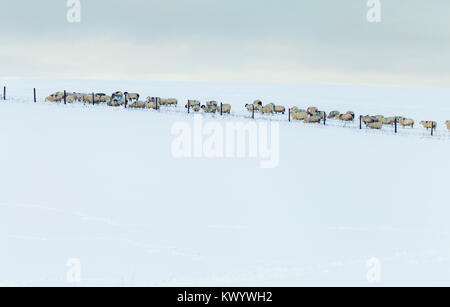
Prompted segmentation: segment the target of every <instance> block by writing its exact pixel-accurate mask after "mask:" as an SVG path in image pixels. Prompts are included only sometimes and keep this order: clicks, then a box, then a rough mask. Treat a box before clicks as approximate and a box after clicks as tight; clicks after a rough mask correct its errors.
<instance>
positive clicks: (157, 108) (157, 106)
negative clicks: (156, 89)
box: [155, 97, 159, 111]
mask: <svg viewBox="0 0 450 307" xmlns="http://www.w3.org/2000/svg"><path fill="white" fill-rule="evenodd" d="M158 101H159V98H158V97H156V98H155V103H156V111H158V110H159V105H158Z"/></svg>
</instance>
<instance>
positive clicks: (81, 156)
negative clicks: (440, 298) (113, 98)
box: [0, 80, 450, 286]
mask: <svg viewBox="0 0 450 307" xmlns="http://www.w3.org/2000/svg"><path fill="white" fill-rule="evenodd" d="M1 84H5V85H7V87H8V92H7V96H8V97H7V98H8V100H7V101H6V102H5V101H0V142H1V147H0V161H1V166H0V246H1V247H2V248H1V250H0V285H8V286H9V285H19V286H24V285H25V286H30V285H41V286H50V285H62V286H65V285H67V286H72V285H80V286H90V285H95V286H121V285H122V286H314V285H319V286H324V285H338V286H345V285H357V286H371V285H376V284H371V283H369V281H368V279H367V276H366V275H367V273H368V268H367V267H366V265H367V261H368V260H369V259H372V258H377V259H379V261H380V263H381V279H380V282H381V283H380V285H383V286H390V285H395V286H397V285H399V286H400V285H401V286H403V285H446V286H449V285H450V223H449V222H450V202H449V201H448V199H449V193H448V177H447V176H448V175H449V173H450V172H449V171H450V165H449V163H448V157H449V153H450V136H449V135H450V134H449V132H448V131H447V130H446V128H445V127H444V121H445V120H447V119H450V90H448V89H413V88H381V87H344V86H319V85H295V84H249V83H247V84H244V83H240V84H238V83H236V84H233V83H228V84H226V83H222V84H218V83H187V82H143V81H134V82H132V81H126V82H123V81H71V80H65V81H55V80H39V81H37V80H8V81H2V83H0V85H1ZM33 87H36V88H37V90H38V98H39V101H38V103H37V104H34V103H32V96H33V95H32V88H33ZM64 89H67V90H70V91H79V92H91V91H96V92H105V93H110V92H113V91H116V90H127V91H129V92H134V91H136V92H139V93H141V94H142V96H143V97H146V96H161V97H175V98H178V99H179V101H180V103H182V104H183V105H184V101H186V100H187V99H189V98H191V99H199V100H201V101H205V100H212V99H214V100H218V101H222V102H224V103H230V104H232V106H233V111H234V116H230V117H227V118H223V119H220V118H219V117H217V116H216V117H212V116H205V117H204V119H205V121H206V120H209V119H215V120H219V121H220V122H224V123H225V122H229V121H243V120H247V119H244V118H243V117H242V116H248V114H247V113H246V112H245V110H244V108H243V105H244V104H246V103H251V102H252V101H253V100H255V99H262V100H263V101H264V102H274V103H276V104H282V105H285V106H286V107H290V106H294V105H296V106H299V107H307V106H310V105H314V106H318V107H319V108H320V109H324V110H327V111H330V110H335V109H337V110H340V111H347V110H352V111H355V113H357V114H358V115H359V114H364V115H365V114H373V115H376V114H384V115H403V116H407V117H412V118H414V119H415V120H416V122H419V121H420V120H436V121H438V123H439V127H438V131H437V135H436V136H435V137H431V136H429V134H428V133H427V132H426V131H424V129H423V128H421V127H419V126H418V125H417V127H416V128H415V129H402V128H400V129H399V134H398V135H395V134H394V133H393V131H392V128H385V129H384V130H383V131H369V130H366V129H363V130H359V129H358V127H357V126H358V124H357V123H356V122H355V123H354V124H349V125H347V126H345V127H343V124H341V123H338V122H335V121H329V122H328V125H327V126H326V127H324V126H319V125H305V124H303V123H288V122H287V121H286V119H287V116H281V115H280V116H278V117H274V118H272V119H279V120H280V163H279V166H278V167H277V168H275V169H261V168H260V167H259V163H258V161H257V160H255V159H175V158H173V156H172V154H171V150H170V149H171V142H172V140H173V138H174V137H173V136H172V135H171V127H172V125H173V124H174V123H175V122H179V121H188V122H192V118H193V117H192V115H191V116H189V115H187V114H185V112H184V110H183V108H182V107H180V108H179V109H177V110H174V109H172V110H171V111H166V110H162V111H160V112H155V111H153V110H130V109H127V110H125V109H123V108H109V107H106V106H88V105H82V104H73V105H63V104H52V103H44V102H43V99H44V97H45V96H46V95H48V94H50V93H51V92H55V91H58V90H64ZM238 115H239V116H238ZM257 120H261V119H259V118H258V119H257ZM265 120H267V118H265ZM281 120H282V121H281ZM73 258H75V259H79V260H80V262H81V283H79V284H71V283H68V281H67V279H66V274H67V272H68V270H69V268H68V267H67V265H66V264H67V261H68V260H69V259H73Z"/></svg>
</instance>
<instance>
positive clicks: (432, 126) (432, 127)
mask: <svg viewBox="0 0 450 307" xmlns="http://www.w3.org/2000/svg"><path fill="white" fill-rule="evenodd" d="M433 130H434V123H433V121H431V136H433Z"/></svg>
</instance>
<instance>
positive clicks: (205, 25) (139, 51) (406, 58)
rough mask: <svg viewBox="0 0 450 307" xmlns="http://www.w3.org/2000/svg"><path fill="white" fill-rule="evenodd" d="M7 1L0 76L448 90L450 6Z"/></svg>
mask: <svg viewBox="0 0 450 307" xmlns="http://www.w3.org/2000/svg"><path fill="white" fill-rule="evenodd" d="M366 2H367V1H366V0H345V1H336V0H314V1H301V0H279V1H269V0H241V1H237V0H127V1H123V0H121V1H119V0H81V8H82V17H81V18H82V19H81V23H79V24H70V23H68V22H67V20H66V13H67V10H68V8H67V7H66V0H36V1H29V0H14V1H13V0H0V3H1V6H0V13H1V15H2V17H1V18H0V35H1V39H2V43H1V45H0V46H1V47H0V78H17V77H18V78H29V77H33V78H41V77H42V78H86V79H152V80H207V81H208V80H215V81H274V82H308V83H346V84H388V85H407V86H433V87H449V86H450V57H449V56H448V55H449V54H450V18H449V17H450V1H448V0H433V1H425V0H381V3H382V22H381V23H379V24H370V23H368V22H367V20H366V13H367V10H368V8H367V6H366Z"/></svg>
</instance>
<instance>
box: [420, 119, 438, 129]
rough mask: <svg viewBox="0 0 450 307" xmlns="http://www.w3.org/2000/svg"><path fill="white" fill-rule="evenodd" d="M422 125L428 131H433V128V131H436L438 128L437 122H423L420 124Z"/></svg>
mask: <svg viewBox="0 0 450 307" xmlns="http://www.w3.org/2000/svg"><path fill="white" fill-rule="evenodd" d="M420 124H421V125H422V126H423V127H424V128H426V129H427V130H428V129H431V128H433V129H436V128H437V122H433V121H428V120H427V121H421V122H420Z"/></svg>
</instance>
